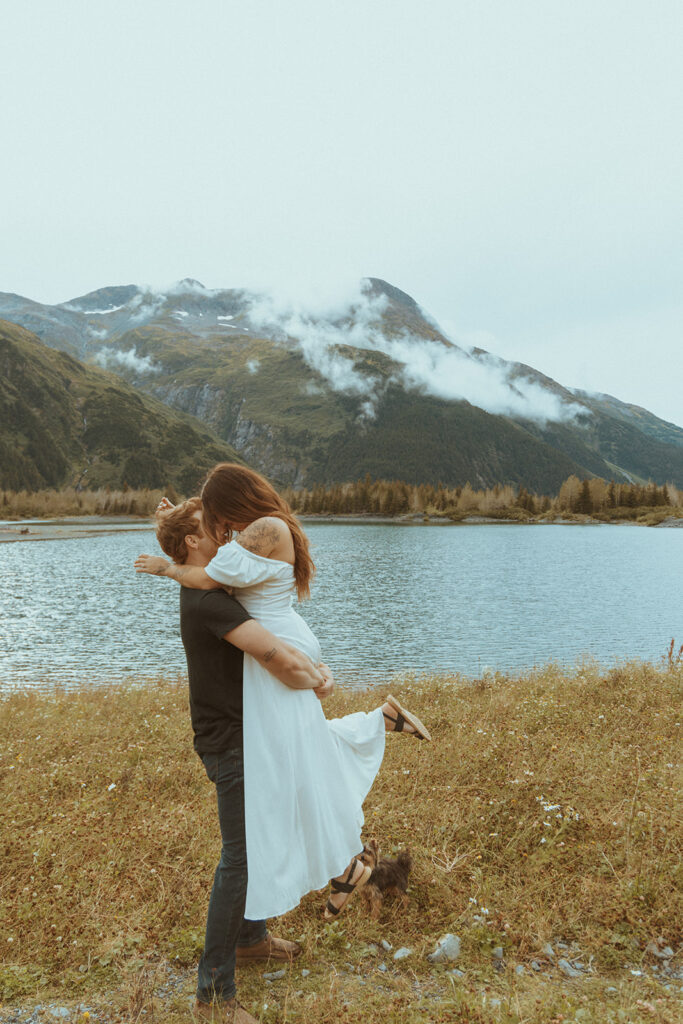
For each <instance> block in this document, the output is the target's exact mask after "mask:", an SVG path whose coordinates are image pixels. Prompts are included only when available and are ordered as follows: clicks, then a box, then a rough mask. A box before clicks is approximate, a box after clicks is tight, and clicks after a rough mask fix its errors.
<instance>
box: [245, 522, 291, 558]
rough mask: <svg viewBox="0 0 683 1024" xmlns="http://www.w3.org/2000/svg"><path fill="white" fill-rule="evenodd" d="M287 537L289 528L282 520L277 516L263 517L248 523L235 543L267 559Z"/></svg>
mask: <svg viewBox="0 0 683 1024" xmlns="http://www.w3.org/2000/svg"><path fill="white" fill-rule="evenodd" d="M289 536H290V532H289V527H288V526H287V523H285V522H283V520H282V519H278V517H277V516H263V517H262V518H261V519H255V520H254V522H253V523H249V526H247V528H246V530H242V532H241V533H240V535H239V537H238V538H237V543H238V544H240V545H241V546H242V547H243V548H246V549H247V551H252V552H253V553H254V554H255V555H263V556H264V557H265V558H267V557H268V556H269V555H270V554H272V552H273V551H274V550H275V548H277V547H278V545H280V544H281V543H282V542H283V541H286V540H287V539H288V538H289Z"/></svg>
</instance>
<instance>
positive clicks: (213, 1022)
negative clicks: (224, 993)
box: [194, 999, 258, 1024]
mask: <svg viewBox="0 0 683 1024" xmlns="http://www.w3.org/2000/svg"><path fill="white" fill-rule="evenodd" d="M194 1017H195V1020H197V1019H199V1020H202V1021H209V1022H210V1024H258V1021H257V1020H256V1017H252V1015H251V1014H250V1013H249V1011H248V1010H245V1009H244V1007H243V1006H242V1004H241V1003H238V1002H237V1000H236V999H228V1000H226V1001H225V1002H221V1001H217V1002H214V1003H200V1001H199V1000H198V999H197V1000H195V1004H194Z"/></svg>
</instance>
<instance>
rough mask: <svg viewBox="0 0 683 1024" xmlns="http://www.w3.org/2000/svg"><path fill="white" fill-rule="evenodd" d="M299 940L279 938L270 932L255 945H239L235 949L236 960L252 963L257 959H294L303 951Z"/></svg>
mask: <svg viewBox="0 0 683 1024" xmlns="http://www.w3.org/2000/svg"><path fill="white" fill-rule="evenodd" d="M301 951H302V950H301V946H300V945H299V943H298V942H290V940H289V939H278V938H276V936H275V935H271V934H270V932H269V933H268V934H267V935H266V937H265V939H263V940H262V941H261V942H257V943H256V945H255V946H238V947H237V949H236V950H235V961H236V963H238V964H251V963H254V961H255V960H286V961H290V962H291V961H292V960H294V959H295V958H296V957H297V956H299V954H300V953H301Z"/></svg>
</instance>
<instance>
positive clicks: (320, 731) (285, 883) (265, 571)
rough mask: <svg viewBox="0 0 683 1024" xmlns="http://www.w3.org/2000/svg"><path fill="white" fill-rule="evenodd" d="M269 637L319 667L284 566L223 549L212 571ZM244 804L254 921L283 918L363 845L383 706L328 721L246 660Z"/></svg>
mask: <svg viewBox="0 0 683 1024" xmlns="http://www.w3.org/2000/svg"><path fill="white" fill-rule="evenodd" d="M206 571H207V573H208V575H209V576H211V578H212V579H214V580H216V581H217V582H219V583H224V584H227V585H228V586H231V587H235V588H236V593H235V597H236V598H237V599H238V600H239V602H240V603H241V604H242V605H243V606H244V607H245V608H246V610H247V611H248V612H249V614H250V615H251V616H252V618H254V619H256V620H257V621H258V622H260V623H261V624H262V625H263V626H265V627H266V629H269V630H270V631H271V633H274V634H275V635H276V636H278V637H280V638H281V639H282V640H285V641H287V643H289V644H291V645H292V646H293V647H297V648H298V649H299V650H301V651H303V652H304V653H305V654H307V655H308V656H309V657H310V658H311V659H312V660H313V661H314V662H315V663H317V662H318V661H320V645H319V643H318V641H317V639H316V637H315V636H314V634H313V633H312V631H311V630H310V628H309V627H308V625H307V624H306V623H305V622H304V620H303V619H302V618H301V616H300V615H298V614H297V613H296V612H295V611H294V608H293V607H292V603H293V599H294V597H295V596H296V588H295V583H294V572H293V568H292V566H291V565H290V564H289V563H288V562H281V561H277V560H276V559H272V558H264V557H263V556H261V555H257V554H254V553H253V552H251V551H247V549H246V548H243V547H242V546H241V545H240V544H238V543H237V541H232V542H231V543H230V544H225V545H224V546H223V547H221V548H219V550H218V553H217V555H216V557H215V558H214V559H213V560H212V561H211V562H210V563H209V565H208V566H207V569H206ZM243 705H244V712H243V713H244V720H243V736H244V804H245V827H246V838H247V870H248V885H247V903H246V909H245V913H244V916H245V917H246V918H248V919H249V920H251V921H257V920H260V919H261V918H267V917H277V916H278V915H279V914H284V913H285V912H286V911H288V910H291V909H292V907H295V906H296V905H297V904H298V903H299V901H300V899H301V897H302V896H303V895H304V894H305V893H307V892H310V891H311V890H312V889H321V888H322V887H323V886H324V885H326V884H327V882H329V880H330V878H333V877H335V876H337V875H340V874H341V873H342V872H343V871H344V869H345V868H346V866H347V864H348V863H349V862H350V860H351V858H352V857H353V856H355V855H356V854H358V853H359V852H360V850H361V848H362V844H361V842H360V833H361V828H362V826H363V820H364V819H363V807H362V805H363V801H364V799H365V797H366V795H367V793H368V791H369V789H370V787H371V786H372V783H373V781H374V778H375V776H376V774H377V772H378V770H379V766H380V764H381V762H382V757H383V756H384V740H385V731H384V721H383V718H382V712H381V710H380V709H379V708H378V709H377V710H375V711H373V712H371V713H370V714H365V713H364V712H357V713H356V714H352V715H346V716H345V717H344V718H335V719H331V720H330V721H328V720H327V719H326V718H325V715H324V712H323V707H322V704H321V702H320V701H319V700H318V698H317V697H316V695H315V694H314V693H313V691H312V690H291V689H289V688H288V687H287V686H285V685H284V684H283V683H281V682H279V680H277V679H276V678H275V677H274V676H272V675H271V674H270V673H269V672H267V671H266V669H264V668H262V667H261V665H259V663H258V662H257V661H255V660H254V658H252V657H250V656H249V655H248V654H245V656H244V686H243Z"/></svg>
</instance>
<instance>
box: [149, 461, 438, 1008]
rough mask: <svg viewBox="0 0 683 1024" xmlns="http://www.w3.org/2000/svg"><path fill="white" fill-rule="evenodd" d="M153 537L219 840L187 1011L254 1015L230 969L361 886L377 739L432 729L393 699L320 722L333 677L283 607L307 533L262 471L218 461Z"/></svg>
mask: <svg viewBox="0 0 683 1024" xmlns="http://www.w3.org/2000/svg"><path fill="white" fill-rule="evenodd" d="M233 534H237V536H236V537H235V539H232V538H233ZM157 538H158V540H159V543H160V545H161V547H162V549H163V550H164V551H165V552H166V554H167V555H168V556H169V557H170V558H171V559H172V561H171V562H169V561H167V560H166V559H164V558H159V557H155V556H150V555H140V557H139V558H138V559H137V561H136V563H135V567H136V569H137V571H138V572H145V573H151V574H153V575H157V576H169V577H170V578H171V579H175V580H177V581H178V582H179V583H180V584H182V587H181V593H180V623H181V635H182V640H183V644H184V647H185V653H186V656H187V666H188V678H189V688H190V713H191V718H192V727H193V731H194V746H195V749H196V751H197V753H198V754H199V756H200V757H201V759H202V761H203V764H204V767H205V769H206V772H207V775H208V776H209V778H210V779H211V781H212V782H213V783H214V784H215V787H216V795H217V803H218V818H219V823H220V830H221V837H222V850H221V857H220V861H219V863H218V866H217V868H216V872H215V876H214V882H213V888H212V891H211V897H210V901H209V911H208V917H207V922H206V935H205V944H204V952H203V954H202V957H201V960H200V962H199V972H198V973H199V977H198V986H197V1003H196V1005H195V1011H196V1013H197V1015H198V1016H201V1017H205V1018H206V1019H208V1020H216V1021H218V1020H220V1021H225V1022H231V1024H232V1022H234V1024H249V1022H253V1021H255V1018H254V1017H252V1016H251V1015H250V1014H249V1013H248V1012H247V1011H246V1010H245V1009H244V1007H242V1006H240V1005H239V1003H238V1002H237V1000H236V996H235V978H234V971H235V964H236V963H238V964H239V963H245V962H250V961H254V960H259V959H280V960H291V959H293V958H294V957H296V956H298V954H299V953H300V952H301V949H300V947H299V946H298V945H297V944H296V943H294V942H287V941H286V940H284V939H278V938H275V937H274V936H271V935H270V934H269V933H268V931H267V929H266V923H265V921H266V918H269V917H277V916H279V915H281V914H284V913H286V912H287V911H288V910H291V909H292V908H294V907H296V906H297V904H298V903H299V901H300V900H301V898H302V896H304V895H305V894H306V893H307V892H310V891H311V890H318V889H321V888H323V887H324V886H326V885H327V883H328V882H330V887H331V892H330V896H329V899H328V901H327V906H326V908H325V911H324V914H325V917H326V919H328V920H331V919H332V918H334V917H336V916H337V914H339V913H340V911H341V910H342V909H343V908H344V906H345V905H346V903H347V902H348V900H349V899H350V898H351V896H352V895H353V893H354V892H355V891H356V890H357V889H360V888H361V887H362V886H363V885H364V884H365V883H366V882H367V880H368V878H369V876H370V873H371V869H370V868H369V867H368V866H367V865H366V864H365V863H364V862H363V861H362V859H361V858H360V852H361V851H362V848H363V843H362V840H361V838H360V833H361V828H362V824H363V811H362V805H363V801H364V799H365V797H366V795H367V793H368V791H369V790H370V787H371V786H372V783H373V780H374V778H375V776H376V774H377V772H378V770H379V767H380V764H381V762H382V757H383V755H384V740H385V734H386V732H404V733H410V734H412V735H413V736H415V737H417V738H419V739H423V738H426V739H430V738H431V737H430V736H429V733H428V731H427V729H426V728H425V726H424V725H423V724H422V722H421V721H420V720H419V718H417V717H416V716H415V715H412V714H410V713H409V712H407V711H406V710H405V708H402V707H401V705H400V704H399V702H398V701H396V700H395V699H394V698H392V697H389V698H388V699H387V702H386V703H385V704H384V705H383V706H382V707H378V708H376V709H375V710H374V711H372V712H370V713H369V714H365V713H364V712H356V713H355V714H351V715H346V716H345V717H344V718H336V719H329V720H328V719H326V718H325V715H324V712H323V709H322V703H321V702H322V700H323V699H324V698H325V697H326V696H327V695H328V694H330V693H331V692H332V690H333V688H334V680H333V676H332V672H331V671H330V669H329V668H328V666H327V665H325V664H324V663H323V662H322V661H321V658H320V654H321V652H320V645H319V643H318V641H317V639H316V637H315V636H314V634H313V633H312V632H311V630H310V629H309V627H308V626H307V624H306V623H305V622H304V620H303V619H302V618H301V617H300V616H299V615H298V614H297V613H296V612H295V611H294V608H293V607H292V603H293V599H294V598H295V597H298V598H299V600H302V599H305V598H307V597H308V596H309V588H310V582H311V578H312V575H313V572H314V569H315V567H314V565H313V561H312V559H311V556H310V553H309V547H308V540H307V538H306V535H305V533H304V532H303V530H302V528H301V525H300V523H299V522H298V520H297V518H296V517H295V516H294V515H293V514H292V512H291V510H290V508H289V506H288V505H287V503H286V502H285V501H284V500H283V499H282V498H281V497H280V496H279V495H278V494H277V492H276V491H275V490H274V489H273V487H272V486H271V485H270V484H269V483H268V481H267V480H265V479H264V478H263V477H261V476H260V475H259V474H258V473H255V472H253V471H252V470H250V469H247V468H245V467H244V466H240V465H237V464H233V463H222V464H220V465H218V466H216V467H215V468H214V469H213V470H212V471H211V472H210V473H209V475H208V477H207V479H206V481H205V483H204V486H203V488H202V493H201V498H191V499H190V500H189V501H185V502H183V503H182V504H180V505H177V506H173V505H171V504H170V502H168V501H167V500H166V499H164V500H163V501H162V502H161V504H160V506H159V508H158V509H157Z"/></svg>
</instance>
